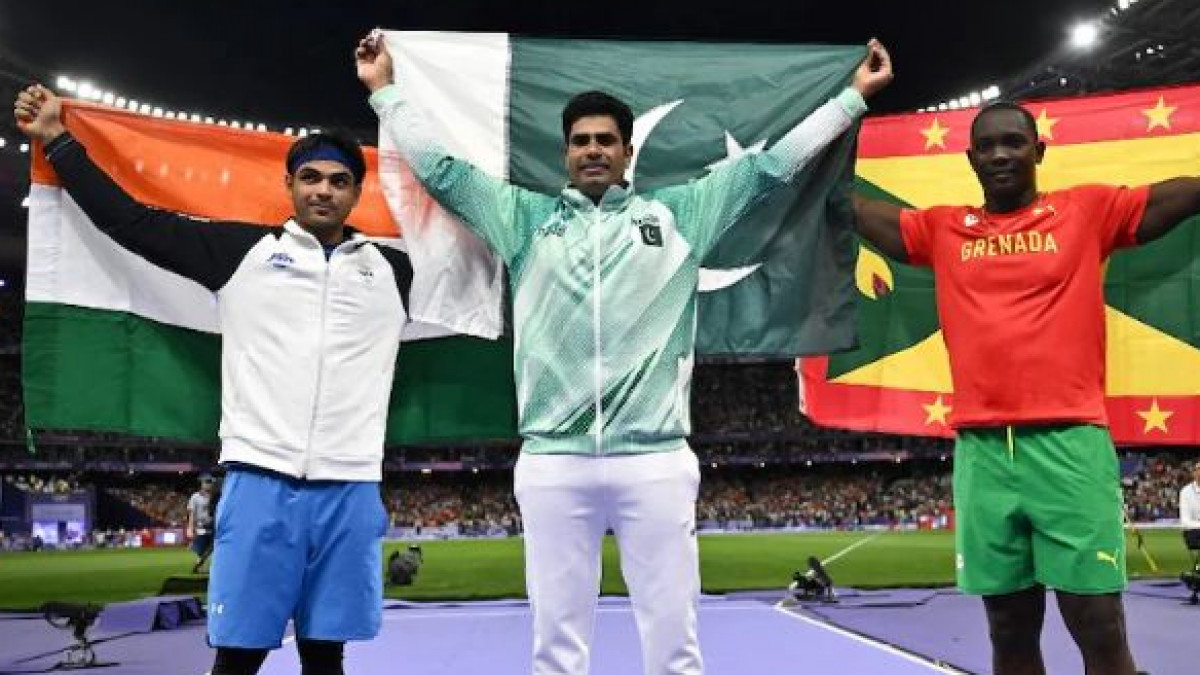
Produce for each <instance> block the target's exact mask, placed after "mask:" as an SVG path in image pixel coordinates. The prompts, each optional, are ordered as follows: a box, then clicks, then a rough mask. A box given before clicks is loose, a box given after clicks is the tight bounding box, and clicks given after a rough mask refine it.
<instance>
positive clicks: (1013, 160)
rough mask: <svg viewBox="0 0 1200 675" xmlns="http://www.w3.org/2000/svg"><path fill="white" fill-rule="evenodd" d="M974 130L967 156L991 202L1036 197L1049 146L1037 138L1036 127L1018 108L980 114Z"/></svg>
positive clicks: (1025, 201)
mask: <svg viewBox="0 0 1200 675" xmlns="http://www.w3.org/2000/svg"><path fill="white" fill-rule="evenodd" d="M980 114H981V117H980V118H979V119H978V120H977V121H976V122H975V126H974V129H973V130H972V132H971V147H970V148H969V149H968V150H967V159H968V160H969V161H970V162H971V168H972V169H974V170H975V175H976V176H977V177H978V178H979V184H980V185H981V186H982V187H983V194H984V195H985V196H986V197H987V200H988V203H989V204H992V203H1012V202H1019V204H1018V205H1020V206H1023V205H1024V204H1027V203H1029V202H1030V201H1033V198H1034V197H1036V196H1037V165H1038V164H1040V163H1041V161H1042V155H1043V154H1044V153H1045V151H1046V145H1045V144H1044V143H1042V142H1040V141H1039V140H1038V135H1037V130H1036V129H1031V128H1030V126H1029V120H1028V119H1027V118H1026V117H1025V116H1024V115H1022V114H1021V113H1020V112H1018V111H1016V110H1004V109H1001V110H993V111H990V112H987V111H985V112H983V113H980Z"/></svg>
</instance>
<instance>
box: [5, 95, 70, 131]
mask: <svg viewBox="0 0 1200 675" xmlns="http://www.w3.org/2000/svg"><path fill="white" fill-rule="evenodd" d="M13 114H14V115H15V116H16V118H17V128H18V129H20V130H21V132H22V133H24V134H25V135H26V136H28V137H30V138H32V139H34V140H36V141H41V142H42V143H49V142H50V141H52V140H54V139H55V138H58V137H59V136H60V135H62V134H64V133H66V131H67V128H66V127H65V126H63V123H62V99H60V98H59V97H58V96H56V95H55V94H54V92H52V91H50V90H49V89H47V88H46V87H43V86H42V85H40V84H32V85H30V86H28V87H26V88H25V89H23V90H21V92H20V93H19V94H17V100H16V101H14V102H13Z"/></svg>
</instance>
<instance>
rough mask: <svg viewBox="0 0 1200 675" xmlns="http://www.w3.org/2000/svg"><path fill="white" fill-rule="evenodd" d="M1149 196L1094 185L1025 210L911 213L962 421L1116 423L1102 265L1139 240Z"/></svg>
mask: <svg viewBox="0 0 1200 675" xmlns="http://www.w3.org/2000/svg"><path fill="white" fill-rule="evenodd" d="M1149 193H1150V190H1149V187H1145V186H1144V187H1140V188H1132V189H1130V188H1123V187H1110V186H1101V185H1084V186H1079V187H1075V188H1071V189H1068V190H1062V191H1059V192H1051V193H1047V194H1043V195H1041V196H1039V198H1038V199H1037V200H1036V201H1034V203H1033V204H1030V205H1029V206H1027V207H1026V208H1024V209H1021V210H1020V211H1017V212H1014V213H1007V214H994V213H987V212H985V211H984V210H983V209H982V208H978V207H964V206H958V207H933V208H930V209H925V210H920V211H917V210H906V211H904V212H903V213H902V214H901V218H900V226H901V232H902V234H903V236H904V246H905V248H906V249H907V250H908V257H909V260H910V262H912V263H913V264H914V265H923V266H927V267H931V268H933V275H934V282H935V284H936V295H937V307H938V318H939V319H940V321H941V324H942V331H943V335H944V336H945V339H946V348H947V349H948V350H949V353H950V372H951V374H952V376H953V378H954V409H953V411H952V412H951V421H952V425H953V426H954V427H978V426H999V425H1007V424H1023V423H1035V424H1038V423H1056V422H1069V423H1082V424H1097V425H1101V426H1107V424H1108V417H1107V415H1106V414H1105V410H1104V363H1105V361H1104V359H1105V339H1104V290H1103V287H1102V281H1103V280H1102V277H1101V266H1102V264H1103V262H1104V260H1105V259H1106V258H1107V257H1108V255H1109V254H1110V253H1111V252H1112V250H1113V249H1114V248H1117V247H1119V246H1130V245H1132V244H1134V243H1135V238H1134V237H1135V234H1136V233H1137V227H1138V224H1139V223H1140V222H1141V220H1142V215H1143V213H1144V212H1145V209H1146V200H1147V199H1148V196H1149Z"/></svg>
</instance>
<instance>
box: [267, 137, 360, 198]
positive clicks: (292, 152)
mask: <svg viewBox="0 0 1200 675" xmlns="http://www.w3.org/2000/svg"><path fill="white" fill-rule="evenodd" d="M322 145H329V146H333V148H335V149H336V150H337V151H338V152H340V153H341V154H342V155H345V157H346V160H347V162H348V164H347V165H346V168H347V169H350V173H351V174H352V175H353V176H354V182H355V183H357V184H360V185H361V184H362V181H363V178H364V177H365V176H366V175H367V160H366V159H364V158H363V152H362V148H361V147H359V145H358V141H355V140H354V139H353V138H350V136H348V135H346V134H345V133H343V132H341V131H322V132H319V133H315V134H309V135H307V136H305V137H304V138H301V139H299V140H297V141H296V142H295V143H292V147H291V148H289V149H288V154H287V159H286V160H285V161H284V166H286V167H287V170H288V173H292V172H293V171H294V170H295V165H296V160H297V158H299V157H301V156H303V155H306V154H309V153H311V152H312V151H313V150H315V149H317V148H318V147H320V146H322Z"/></svg>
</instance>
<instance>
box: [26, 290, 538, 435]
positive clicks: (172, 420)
mask: <svg viewBox="0 0 1200 675" xmlns="http://www.w3.org/2000/svg"><path fill="white" fill-rule="evenodd" d="M220 349H221V341H220V338H219V337H218V336H215V335H210V334H207V333H201V332H198V331H192V330H188V329H184V328H178V327H173V326H168V325H165V324H161V323H158V322H155V321H150V320H148V319H144V318H141V317H137V316H134V315H131V314H127V313H123V312H111V311H103V310H95V309H85V308H80V307H72V306H67V305H57V304H46V303H29V304H28V305H27V306H26V309H25V331H24V348H23V358H24V363H23V367H22V371H23V373H24V387H25V407H26V419H27V423H28V426H29V427H30V428H31V429H86V430H93V431H112V432H120V433H127V434H133V435H137V436H156V437H161V438H171V439H176V440H185V441H194V442H204V443H207V442H215V440H216V435H217V427H218V424H219V421H220ZM511 363H512V346H511V343H510V342H509V341H507V340H501V341H497V342H493V341H489V340H480V339H476V338H466V337H451V338H441V339H436V340H421V341H417V342H408V343H405V344H404V345H403V346H402V347H401V350H400V357H399V359H398V365H397V371H396V381H397V383H398V385H397V386H396V387H394V388H393V392H392V399H391V407H390V411H389V418H388V432H387V442H388V443H389V444H411V443H419V442H425V441H437V440H451V439H460V440H461V439H464V438H512V437H514V436H515V435H516V407H515V401H514V394H513V384H512V366H511Z"/></svg>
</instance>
